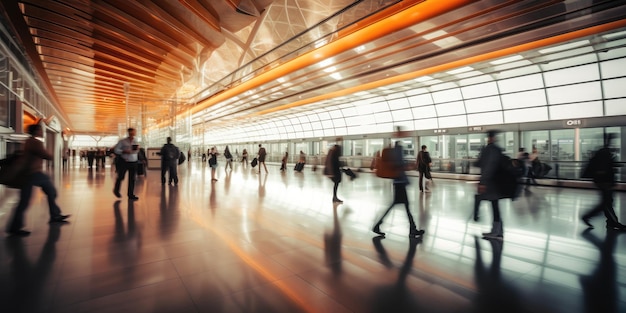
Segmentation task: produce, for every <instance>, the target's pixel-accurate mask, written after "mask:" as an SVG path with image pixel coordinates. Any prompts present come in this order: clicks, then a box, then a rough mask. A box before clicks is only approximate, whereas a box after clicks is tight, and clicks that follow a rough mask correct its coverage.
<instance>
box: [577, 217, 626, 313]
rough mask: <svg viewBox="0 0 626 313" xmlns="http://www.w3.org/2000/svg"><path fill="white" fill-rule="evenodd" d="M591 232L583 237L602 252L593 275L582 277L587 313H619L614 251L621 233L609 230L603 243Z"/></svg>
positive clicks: (587, 232) (588, 231) (588, 230)
mask: <svg viewBox="0 0 626 313" xmlns="http://www.w3.org/2000/svg"><path fill="white" fill-rule="evenodd" d="M590 231H591V229H587V230H585V231H584V232H583V234H582V236H583V238H585V239H587V240H588V241H589V242H591V243H592V244H593V245H594V246H596V247H597V248H598V249H599V250H600V261H599V262H598V267H597V268H596V269H595V270H594V271H593V273H591V275H589V276H581V277H580V284H581V286H582V288H583V292H584V300H585V312H590V313H595V312H606V313H617V312H619V310H618V299H619V291H618V288H617V281H616V279H617V278H616V276H617V271H616V264H615V259H614V258H613V251H614V250H615V242H616V237H617V235H618V234H620V232H616V231H614V230H608V231H607V232H606V238H605V239H604V242H602V241H601V240H600V239H599V238H598V237H596V236H595V235H593V234H592V233H591V232H590Z"/></svg>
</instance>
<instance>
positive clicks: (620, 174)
mask: <svg viewBox="0 0 626 313" xmlns="http://www.w3.org/2000/svg"><path fill="white" fill-rule="evenodd" d="M344 159H345V162H346V165H347V166H348V167H351V168H370V164H371V163H372V160H373V159H374V158H373V157H363V156H350V157H344ZM476 160H477V159H436V158H433V159H432V161H433V162H432V163H433V165H432V166H431V170H432V172H433V173H450V174H466V175H480V168H478V167H476V166H474V164H475V163H476ZM404 161H405V164H407V168H412V166H413V167H414V164H415V159H405V160H404ZM543 163H545V164H547V165H549V166H550V167H552V169H551V170H550V171H549V172H548V173H547V174H546V175H545V176H543V177H541V178H544V179H556V180H590V179H588V178H581V177H580V175H581V173H582V171H583V169H584V167H585V166H586V165H587V162H583V161H549V162H543ZM321 164H323V163H321ZM625 165H626V162H617V167H616V172H617V173H616V175H615V178H616V181H617V182H620V183H623V182H626V167H625Z"/></svg>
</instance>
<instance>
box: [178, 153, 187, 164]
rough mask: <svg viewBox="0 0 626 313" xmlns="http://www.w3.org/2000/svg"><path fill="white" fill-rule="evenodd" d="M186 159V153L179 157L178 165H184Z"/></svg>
mask: <svg viewBox="0 0 626 313" xmlns="http://www.w3.org/2000/svg"><path fill="white" fill-rule="evenodd" d="M185 160H186V158H185V154H184V153H182V152H181V153H180V154H179V155H178V165H180V164H183V163H184V162H185Z"/></svg>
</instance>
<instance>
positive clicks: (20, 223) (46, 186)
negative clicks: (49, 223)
mask: <svg viewBox="0 0 626 313" xmlns="http://www.w3.org/2000/svg"><path fill="white" fill-rule="evenodd" d="M33 186H39V187H41V190H43V192H44V193H45V194H46V196H48V210H49V212H50V218H54V217H57V216H59V215H61V209H60V208H59V206H58V205H57V203H56V198H57V190H56V188H54V185H53V184H52V181H51V180H50V177H48V175H46V174H44V173H42V172H37V173H34V174H32V175H31V176H30V178H29V179H28V182H26V184H25V185H24V186H23V187H22V189H20V202H19V203H18V204H17V207H15V211H14V212H13V219H12V220H11V224H10V225H9V227H8V230H10V231H16V230H20V229H22V227H24V212H25V211H26V209H27V208H28V204H29V202H30V197H31V196H32V194H33Z"/></svg>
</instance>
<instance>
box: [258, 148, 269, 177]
mask: <svg viewBox="0 0 626 313" xmlns="http://www.w3.org/2000/svg"><path fill="white" fill-rule="evenodd" d="M266 156H267V151H265V148H263V147H262V146H261V144H259V153H258V159H257V161H258V162H259V174H261V164H263V168H264V169H265V174H267V173H268V171H267V165H265V157H266Z"/></svg>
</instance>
